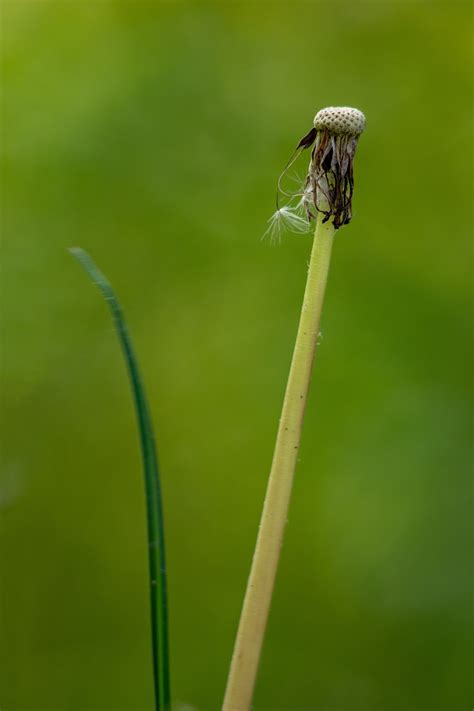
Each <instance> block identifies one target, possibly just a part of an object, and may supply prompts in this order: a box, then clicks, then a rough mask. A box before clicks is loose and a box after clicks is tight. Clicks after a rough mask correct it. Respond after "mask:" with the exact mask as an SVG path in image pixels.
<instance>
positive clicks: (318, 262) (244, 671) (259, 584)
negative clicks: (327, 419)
mask: <svg viewBox="0 0 474 711" xmlns="http://www.w3.org/2000/svg"><path fill="white" fill-rule="evenodd" d="M333 236H334V226H333V224H332V222H326V223H324V224H323V222H322V220H321V216H320V215H318V219H317V222H316V229H315V235H314V243H313V249H312V253H311V259H310V263H309V269H308V277H307V282H306V290H305V294H304V300H303V307H302V311H301V317H300V323H299V327H298V333H297V336H296V342H295V348H294V352H293V359H292V362H291V367H290V373H289V376H288V383H287V387H286V393H285V399H284V401H283V409H282V413H281V418H280V425H279V428H278V434H277V439H276V444H275V451H274V455H273V462H272V468H271V471H270V477H269V481H268V487H267V492H266V496H265V502H264V506H263V512H262V516H261V520H260V528H259V532H258V537H257V543H256V547H255V552H254V557H253V561H252V567H251V570H250V576H249V580H248V584H247V591H246V594H245V599H244V604H243V608H242V613H241V617H240V623H239V628H238V632H237V639H236V642H235V647H234V653H233V657H232V662H231V667H230V672H229V678H228V682H227V689H226V694H225V698H224V705H223V711H248V709H250V706H251V703H252V697H253V691H254V686H255V679H256V676H257V671H258V665H259V661H260V655H261V650H262V644H263V638H264V634H265V628H266V624H267V619H268V613H269V609H270V603H271V598H272V593H273V587H274V582H275V576H276V572H277V566H278V560H279V556H280V548H281V544H282V540H283V533H284V529H285V524H286V519H287V514H288V506H289V502H290V496H291V489H292V484H293V477H294V472H295V468H296V462H297V459H298V450H299V445H300V439H301V430H302V426H303V416H304V411H305V406H306V399H307V395H308V388H309V383H310V379H311V370H312V365H313V360H314V353H315V350H316V345H317V339H318V334H319V323H320V318H321V310H322V305H323V299H324V292H325V289H326V281H327V276H328V270H329V264H330V259H331V249H332V243H333Z"/></svg>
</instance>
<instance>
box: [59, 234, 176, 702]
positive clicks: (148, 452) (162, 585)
mask: <svg viewBox="0 0 474 711" xmlns="http://www.w3.org/2000/svg"><path fill="white" fill-rule="evenodd" d="M69 251H70V252H71V254H72V255H73V257H74V258H75V259H77V261H78V262H79V264H80V265H81V266H82V267H83V268H84V270H85V271H86V272H87V274H88V276H89V277H90V278H91V280H92V281H93V282H94V283H95V284H96V285H97V286H98V287H99V289H100V291H101V293H102V296H103V297H104V299H105V301H106V302H107V305H108V307H109V309H110V312H111V314H112V318H113V321H114V325H115V329H116V331H117V336H118V339H119V342H120V346H121V348H122V352H123V355H124V359H125V363H126V366H127V371H128V375H129V378H130V385H131V388H132V393H133V399H134V403H135V410H136V414H137V420H138V429H139V433H140V446H141V452H142V460H143V473H144V479H145V497H146V511H147V531H148V567H149V576H150V612H151V638H152V658H153V681H154V690H155V708H156V711H169V709H170V707H171V702H170V683H169V654H168V612H167V598H166V568H165V544H164V524H163V508H162V499H161V487H160V479H159V471H158V460H157V456H156V449H155V438H154V435H153V427H152V421H151V416H150V411H149V409H148V404H147V400H146V397H145V390H144V387H143V384H142V381H141V377H140V372H139V370H138V363H137V359H136V356H135V352H134V350H133V347H132V341H131V338H130V335H129V332H128V329H127V326H126V323H125V320H124V317H123V312H122V307H121V306H120V303H119V301H118V299H117V297H116V296H115V293H114V291H113V289H112V286H111V284H110V282H109V281H108V279H107V278H106V277H105V276H104V274H102V272H101V271H100V269H98V267H97V266H96V264H95V263H94V261H93V260H92V258H91V257H90V256H89V255H88V254H87V252H85V251H84V250H83V249H81V248H80V247H72V248H71V249H70V250H69Z"/></svg>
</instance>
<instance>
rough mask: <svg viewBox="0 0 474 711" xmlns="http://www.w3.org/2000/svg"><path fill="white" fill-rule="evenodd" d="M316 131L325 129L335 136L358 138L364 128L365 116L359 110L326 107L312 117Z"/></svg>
mask: <svg viewBox="0 0 474 711" xmlns="http://www.w3.org/2000/svg"><path fill="white" fill-rule="evenodd" d="M314 127H315V129H316V130H317V131H322V130H324V129H326V130H327V131H329V133H333V134H335V135H341V134H345V133H347V134H350V135H352V136H360V134H361V133H362V131H363V130H364V128H365V116H364V114H363V113H362V111H359V109H353V108H351V107H349V106H328V107H327V108H326V109H321V111H318V113H317V114H316V116H315V117H314Z"/></svg>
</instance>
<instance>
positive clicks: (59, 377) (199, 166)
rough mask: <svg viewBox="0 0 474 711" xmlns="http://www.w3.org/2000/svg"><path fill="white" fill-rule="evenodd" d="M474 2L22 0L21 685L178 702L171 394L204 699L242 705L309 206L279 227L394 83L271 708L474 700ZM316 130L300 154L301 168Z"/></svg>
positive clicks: (193, 694) (12, 686) (122, 699)
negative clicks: (106, 298) (230, 674)
mask: <svg viewBox="0 0 474 711" xmlns="http://www.w3.org/2000/svg"><path fill="white" fill-rule="evenodd" d="M471 20H472V10H471V5H470V3H467V2H466V3H464V2H456V1H450V2H416V1H415V0H413V1H409V2H389V1H386V2H375V1H374V2H360V1H359V2H327V3H317V2H289V1H288V2H283V3H279V2H250V3H245V2H222V3H217V2H215V3H193V4H191V3H183V2H166V3H160V2H155V3H152V2H141V1H134V2H131V1H130V2H114V1H110V2H109V1H107V0H103V1H102V0H100V1H97V2H92V1H91V2H88V1H87V0H82V1H77V2H66V1H63V2H49V1H42V0H38V1H30V2H26V1H25V0H15V1H12V2H8V1H7V2H5V1H4V2H3V3H2V29H1V44H2V55H3V64H2V84H3V122H2V149H3V164H2V166H3V167H2V171H3V173H2V179H1V183H2V185H1V187H2V193H3V220H2V226H3V243H2V248H1V290H2V297H1V301H2V337H1V341H2V349H3V360H2V383H1V391H2V395H1V415H2V430H1V432H2V434H1V445H2V464H1V480H0V503H1V565H0V570H1V573H0V580H1V593H0V594H1V618H0V619H1V621H0V627H1V629H0V644H1V664H0V669H1V671H0V705H1V708H2V709H3V711H105V710H109V711H132V710H133V711H151V709H152V704H153V702H152V683H151V667H150V644H149V627H148V593H147V562H146V546H145V542H144V541H145V524H144V497H143V488H142V474H141V468H140V455H139V450H138V439H137V434H136V427H135V421H134V413H133V409H132V402H131V397H130V393H129V389H128V383H127V379H126V374H125V370H124V365H123V362H122V358H121V354H120V352H119V348H118V345H117V342H116V338H115V334H114V331H113V327H112V324H111V321H110V318H109V315H108V313H107V310H106V307H105V305H104V303H103V302H102V301H101V299H100V297H99V295H98V293H97V291H96V290H95V289H94V287H93V286H92V285H91V284H90V283H89V282H88V280H87V278H86V276H85V275H84V273H83V272H82V271H81V269H80V268H79V267H78V265H77V264H76V263H75V262H74V261H73V259H72V258H71V257H70V255H69V254H68V252H67V247H69V246H72V245H80V246H82V247H84V248H85V249H87V250H88V251H89V252H90V253H91V254H92V256H93V257H94V258H95V259H96V261H97V262H98V264H99V265H100V266H101V267H102V269H103V270H104V271H105V272H106V273H107V275H108V276H109V278H110V279H111V280H112V282H113V284H114V286H115V288H116V290H117V292H118V294H119V295H120V298H121V300H122V303H123V305H124V308H125V311H126V316H127V319H128V323H129V326H130V329H131V332H132V334H133V337H134V339H135V345H136V349H137V351H138V354H139V358H140V362H141V367H142V371H143V374H144V379H145V382H146V386H147V389H148V395H149V399H150V401H151V406H152V410H153V416H154V420H155V427H156V432H157V440H158V446H159V457H160V462H161V468H162V478H163V490H164V496H165V507H166V533H167V553H168V563H169V565H168V568H169V597H170V631H171V665H172V686H173V696H174V699H175V700H176V703H178V701H179V702H181V703H183V704H186V705H188V706H189V707H192V708H193V709H198V710H199V711H214V710H217V709H219V706H220V703H221V700H222V695H223V691H224V686H225V679H226V674H227V670H228V665H229V660H230V655H231V651H232V646H233V641H234V635H235V630H236V626H237V622H238V617H239V613H240V606H241V602H242V597H243V593H244V589H245V584H246V577H247V573H248V570H249V565H250V561H251V556H252V550H253V545H254V541H255V536H256V531H257V526H258V519H259V515H260V510H261V505H262V501H263V496H264V491H265V485H266V479H267V474H268V470H269V466H270V461H271V455H272V449H273V442H274V436H275V432H276V427H277V423H278V418H279V409H280V405H281V401H282V396H283V392H284V387H285V382H286V376H287V371H288V366H289V361H290V357H291V351H292V342H293V338H294V335H295V331H296V325H297V319H298V315H299V308H300V304H301V299H302V293H303V288H304V280H305V272H306V263H307V259H308V255H309V250H310V238H309V237H308V236H302V235H288V236H287V237H285V238H284V239H283V241H282V244H281V245H280V246H279V247H273V248H272V247H271V246H270V245H269V244H268V243H267V242H261V241H260V237H261V235H262V233H263V232H264V230H265V226H266V220H267V218H268V217H269V216H270V214H271V213H272V211H273V209H274V202H273V201H274V189H275V180H276V177H277V175H278V173H279V171H280V169H281V167H282V166H283V165H284V163H285V162H286V160H287V158H288V157H289V155H290V153H291V152H292V150H293V148H294V146H295V145H296V142H297V141H298V140H299V138H301V136H302V135H303V134H304V133H305V132H306V131H307V130H308V129H309V127H310V126H311V122H312V118H313V115H314V113H315V112H316V110H318V109H319V108H322V107H324V106H327V105H338V104H342V105H354V106H357V107H360V108H361V109H363V110H364V112H365V113H366V115H367V131H366V133H365V134H364V136H363V137H362V139H361V141H360V144H359V149H358V153H357V156H356V164H355V173H356V191H355V198H354V219H353V222H352V223H351V225H350V226H349V227H346V228H344V229H343V230H341V232H340V233H338V235H337V240H336V245H335V253H334V259H333V265H332V269H331V274H330V281H329V287H328V293H327V300H326V303H325V313H324V318H323V325H322V332H323V338H322V344H321V348H320V350H319V352H318V357H317V364H316V367H315V371H314V379H313V385H312V390H311V395H310V400H309V406H308V411H307V418H306V423H305V430H304V438H303V444H302V449H301V461H300V463H299V468H298V471H297V477H296V483H295V489H294V495H293V500H292V505H291V511H290V516H289V522H288V527H287V536H286V539H285V544H284V548H283V557H282V561H281V566H280V569H279V576H278V581H277V586H276V592H275V598H274V604H273V608H272V613H271V619H270V623H269V629H268V635H267V638H266V644H265V649H264V654H263V660H262V666H261V672H260V676H259V680H258V687H257V691H256V696H255V710H256V711H347V709H351V711H402V710H403V711H428V709H429V710H430V711H441V710H442V711H466V710H467V709H471V708H472V701H473V699H472V694H471V683H470V673H471V670H472V661H473V658H472V654H471V651H472V639H473V636H472V627H470V610H471V590H472V586H471V582H472V541H473V539H472V527H471V514H472V508H471V502H470V495H471V491H472V489H471V486H470V482H471V473H470V466H471V463H472V450H471V449H470V441H469V435H470V417H469V411H470V410H469V407H470V393H471V385H472V381H471V379H470V377H469V371H470V361H469V342H470V333H471V330H470V320H471V316H472V310H471V307H470V303H469V292H470V271H469V265H470V249H469V239H470V230H471V228H472V213H471V211H470V194H471V187H472V182H471V170H470V168H471V159H472V152H471V138H472V134H471V125H472V124H471V122H472V111H471V107H472V103H471V96H472V95H471V93H470V87H471V79H472V76H471V74H472V70H471V67H472V64H471V61H470V60H471V57H470V48H471V40H472V37H471V27H470V24H471ZM305 164H306V156H305V158H304V159H303V168H304V167H305Z"/></svg>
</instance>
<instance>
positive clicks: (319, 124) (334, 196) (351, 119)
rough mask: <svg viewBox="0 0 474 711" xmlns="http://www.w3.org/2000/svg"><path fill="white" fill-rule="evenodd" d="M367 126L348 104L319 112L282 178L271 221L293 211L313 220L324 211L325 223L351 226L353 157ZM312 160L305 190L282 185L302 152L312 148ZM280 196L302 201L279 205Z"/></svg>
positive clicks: (363, 119) (358, 113) (362, 117)
mask: <svg viewBox="0 0 474 711" xmlns="http://www.w3.org/2000/svg"><path fill="white" fill-rule="evenodd" d="M364 128H365V116H364V114H363V113H362V111H359V110H358V109H353V108H349V107H346V106H342V107H333V106H330V107H328V108H326V109H321V111H318V113H317V114H316V116H315V118H314V126H313V128H312V129H311V130H310V131H309V132H308V133H307V134H306V135H305V136H303V138H302V139H301V140H300V142H299V143H298V145H297V147H296V150H295V152H294V154H293V155H292V157H291V158H290V160H289V161H288V164H287V165H286V167H285V169H284V170H283V172H282V174H281V175H280V178H279V179H278V190H277V211H276V213H275V214H274V215H273V217H272V218H270V223H272V220H273V222H274V223H275V222H278V216H279V213H281V211H282V210H285V209H287V210H289V211H291V212H294V213H297V211H298V210H301V209H302V210H303V217H302V218H301V219H303V220H305V221H307V224H308V226H309V223H310V222H311V220H313V219H315V218H316V214H317V213H318V212H321V213H322V214H323V216H324V217H323V222H327V221H328V220H330V219H331V218H332V220H333V224H334V228H335V229H336V230H337V229H338V228H339V227H341V225H347V223H348V222H350V220H351V217H352V195H353V192H354V173H353V160H354V155H355V151H356V148H357V142H358V140H359V136H360V134H361V133H362V131H363V130H364ZM311 146H312V147H313V149H312V152H311V160H310V163H309V168H308V174H307V176H306V179H305V181H304V184H303V187H302V189H300V190H299V191H298V192H292V193H289V192H288V191H287V190H285V189H283V187H282V180H283V177H284V176H285V174H286V173H287V171H288V170H289V168H290V167H291V166H292V165H293V163H294V162H295V160H296V159H297V158H298V156H299V155H300V153H301V152H302V151H303V150H305V149H307V148H310V147H311ZM279 195H284V196H286V197H288V198H290V202H291V200H292V199H294V198H298V199H299V202H298V204H297V205H296V206H295V207H293V206H290V205H288V206H286V208H280V207H279ZM287 226H288V228H289V229H292V231H298V232H303V231H306V230H303V229H302V225H301V223H298V229H297V230H294V229H293V225H292V224H291V223H288V221H287Z"/></svg>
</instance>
